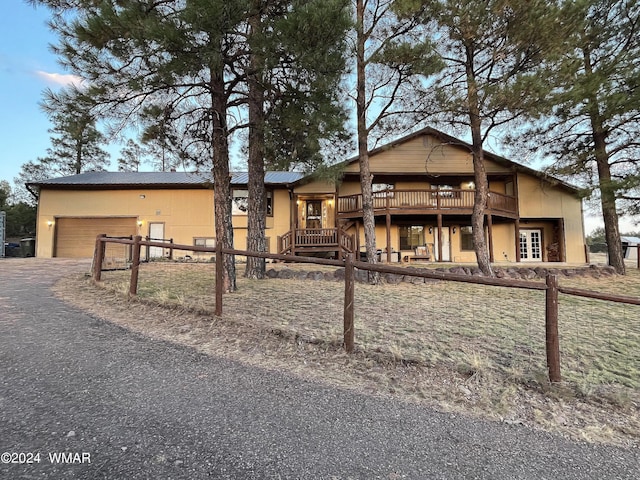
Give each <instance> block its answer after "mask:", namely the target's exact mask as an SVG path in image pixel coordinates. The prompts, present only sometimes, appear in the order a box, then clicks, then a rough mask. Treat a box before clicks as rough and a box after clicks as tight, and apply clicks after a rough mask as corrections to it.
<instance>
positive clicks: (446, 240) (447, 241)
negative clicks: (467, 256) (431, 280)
mask: <svg viewBox="0 0 640 480" xmlns="http://www.w3.org/2000/svg"><path fill="white" fill-rule="evenodd" d="M437 231H438V230H437V229H436V235H435V246H434V248H435V251H434V252H433V254H434V256H435V258H436V261H438V262H450V261H451V230H450V229H449V227H442V258H438V251H439V250H438V244H439V243H440V242H439V238H438V234H437Z"/></svg>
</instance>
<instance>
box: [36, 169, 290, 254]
mask: <svg viewBox="0 0 640 480" xmlns="http://www.w3.org/2000/svg"><path fill="white" fill-rule="evenodd" d="M301 177H302V174H300V173H297V172H269V173H267V174H266V177H265V183H266V187H267V207H268V208H267V209H268V213H267V221H266V229H267V231H266V235H267V245H268V246H270V248H269V249H270V251H273V248H272V247H271V245H272V244H273V245H274V246H275V233H274V232H286V231H287V230H288V229H289V223H290V222H289V216H290V215H289V204H290V199H289V190H288V185H290V184H291V183H292V182H294V181H296V180H298V179H300V178H301ZM231 185H232V191H233V195H234V201H233V223H234V235H235V245H236V247H237V248H245V247H246V230H247V218H246V207H247V197H248V192H247V187H246V185H247V174H246V173H239V174H234V175H233V176H232V178H231ZM32 186H33V187H37V188H38V189H39V191H40V195H39V200H38V219H37V227H36V228H37V235H36V238H37V242H36V256H39V257H91V256H93V250H94V246H95V239H96V236H97V235H99V234H101V233H105V234H107V235H109V236H114V237H128V236H131V235H142V236H143V237H149V238H151V239H154V240H166V241H169V240H173V241H174V242H175V243H181V244H187V245H199V246H215V226H214V205H213V186H212V182H211V177H210V175H209V176H208V175H204V174H197V173H183V172H91V173H83V174H79V175H73V176H69V177H60V178H53V179H50V180H45V181H41V182H35V183H33V184H32ZM146 255H147V256H149V257H161V256H164V255H165V252H164V251H163V249H162V248H158V247H150V248H149V249H148V251H147V252H146Z"/></svg>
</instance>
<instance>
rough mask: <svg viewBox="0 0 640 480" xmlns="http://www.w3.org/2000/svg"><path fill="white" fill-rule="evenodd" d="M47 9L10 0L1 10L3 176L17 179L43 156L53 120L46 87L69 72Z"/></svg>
mask: <svg viewBox="0 0 640 480" xmlns="http://www.w3.org/2000/svg"><path fill="white" fill-rule="evenodd" d="M48 17H49V12H48V11H47V9H45V8H42V7H38V8H37V9H36V8H33V7H31V6H29V5H27V4H26V3H24V2H23V1H22V0H5V1H4V2H3V5H2V16H0V96H1V97H0V98H1V100H2V101H1V103H0V104H1V105H2V113H1V114H0V146H1V147H0V148H2V150H1V151H2V154H1V155H2V158H1V159H0V180H8V181H9V182H12V181H13V178H14V177H15V176H16V175H17V173H18V172H19V171H20V166H21V165H22V164H23V163H26V162H27V161H29V160H35V159H36V158H37V157H40V156H44V155H45V154H46V150H47V148H48V147H49V145H50V143H49V133H48V132H47V129H48V128H49V121H48V120H47V117H46V116H45V115H44V113H42V112H41V111H40V107H39V106H38V102H39V101H40V99H41V98H42V97H41V95H42V91H43V90H44V89H45V88H47V87H50V88H53V89H55V88H57V87H59V86H60V85H61V82H63V81H64V80H65V77H64V76H60V75H61V74H64V73H65V72H64V71H63V70H62V68H61V67H60V66H59V65H58V64H57V62H56V58H55V56H54V55H53V54H52V53H51V52H50V50H49V44H50V43H52V42H53V41H54V36H53V35H52V34H51V33H50V32H49V29H48V27H47V25H46V21H47V19H48Z"/></svg>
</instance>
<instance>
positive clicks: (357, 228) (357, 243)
mask: <svg viewBox="0 0 640 480" xmlns="http://www.w3.org/2000/svg"><path fill="white" fill-rule="evenodd" d="M355 246H356V247H355V248H356V252H358V255H357V256H356V259H357V260H360V220H356V243H355Z"/></svg>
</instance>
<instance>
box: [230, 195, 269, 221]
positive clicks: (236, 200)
mask: <svg viewBox="0 0 640 480" xmlns="http://www.w3.org/2000/svg"><path fill="white" fill-rule="evenodd" d="M247 210H249V190H246V189H237V188H234V189H233V206H232V210H231V214H232V215H246V214H247ZM272 215H273V192H272V191H270V190H267V216H269V217H270V216H272Z"/></svg>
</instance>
